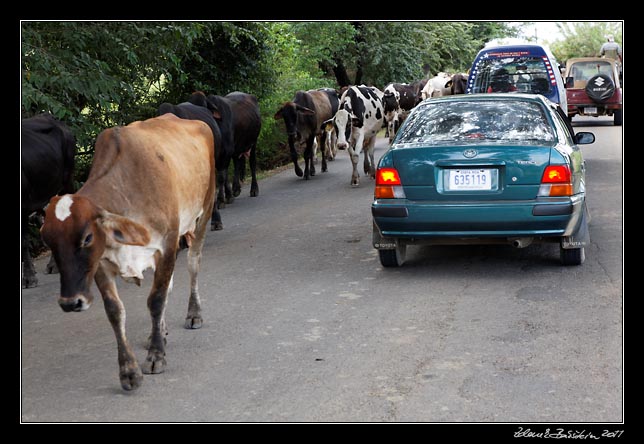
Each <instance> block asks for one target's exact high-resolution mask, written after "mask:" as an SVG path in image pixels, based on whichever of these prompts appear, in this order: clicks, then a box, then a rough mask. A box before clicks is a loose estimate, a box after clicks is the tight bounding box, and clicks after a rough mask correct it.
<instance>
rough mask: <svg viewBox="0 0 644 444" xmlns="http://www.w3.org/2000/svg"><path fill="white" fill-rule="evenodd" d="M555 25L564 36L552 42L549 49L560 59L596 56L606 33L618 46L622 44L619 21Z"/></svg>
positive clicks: (604, 40) (621, 31)
mask: <svg viewBox="0 0 644 444" xmlns="http://www.w3.org/2000/svg"><path fill="white" fill-rule="evenodd" d="M557 27H558V28H559V31H560V32H561V35H562V36H563V37H564V38H563V39H562V40H560V41H557V42H554V43H553V44H552V45H551V47H550V49H551V50H552V53H553V54H554V56H555V57H556V58H557V60H560V61H566V60H568V59H570V58H572V57H594V56H598V55H599V49H600V48H601V46H602V44H603V43H604V42H606V36H608V35H612V36H613V37H614V38H615V42H617V43H619V44H620V46H621V44H622V38H623V37H622V36H623V30H622V23H621V22H562V23H557Z"/></svg>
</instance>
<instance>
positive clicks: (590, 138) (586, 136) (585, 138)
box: [575, 131, 595, 145]
mask: <svg viewBox="0 0 644 444" xmlns="http://www.w3.org/2000/svg"><path fill="white" fill-rule="evenodd" d="M575 143H576V144H577V145H588V144H589V143H595V135H594V134H593V133H589V132H586V131H582V132H579V133H577V134H575Z"/></svg>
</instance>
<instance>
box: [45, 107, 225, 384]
mask: <svg viewBox="0 0 644 444" xmlns="http://www.w3.org/2000/svg"><path fill="white" fill-rule="evenodd" d="M214 197H215V167H214V142H213V134H212V131H211V130H210V128H209V127H208V125H206V124H205V123H204V122H201V121H197V120H185V119H180V118H178V117H176V116H175V115H173V114H164V115H162V116H160V117H155V118H153V119H149V120H145V121H139V122H133V123H131V124H129V125H127V126H125V127H114V128H109V129H107V130H105V131H103V132H102V133H101V134H99V136H98V138H97V140H96V148H95V154H94V162H93V164H92V169H91V171H90V174H89V177H88V179H87V181H86V182H85V184H84V185H83V186H82V188H80V189H79V190H78V191H77V192H76V193H74V194H65V195H64V196H55V197H54V198H52V199H51V201H50V203H49V206H48V207H47V211H46V215H45V223H44V225H43V227H42V229H41V234H42V237H43V240H44V241H45V242H46V244H47V245H48V246H49V247H50V248H51V251H52V254H53V256H54V258H55V260H56V264H57V265H58V268H59V270H60V297H59V299H58V303H59V305H60V306H61V308H62V309H63V311H66V312H69V311H83V310H86V309H87V308H89V306H90V304H91V302H92V295H91V293H90V285H91V281H92V278H93V279H94V281H95V282H96V285H97V287H98V289H99V290H100V292H101V295H102V297H103V302H104V306H105V311H106V313H107V317H108V319H109V321H110V323H111V324H112V328H113V329H114V333H115V335H116V342H117V346H118V362H119V377H120V380H121V386H122V387H123V388H124V389H125V390H132V389H135V388H137V387H138V386H139V385H140V384H141V382H142V380H143V376H142V374H141V369H142V370H143V373H146V374H149V373H161V372H163V371H164V369H165V365H166V361H165V335H166V334H167V330H166V328H165V321H164V310H165V306H166V300H167V296H168V292H169V288H170V287H171V282H172V276H173V273H174V265H175V261H176V258H177V253H178V250H179V248H180V244H181V245H182V246H183V245H186V244H187V245H188V246H189V251H188V270H189V272H190V300H189V303H188V315H187V317H186V323H185V327H186V328H199V327H201V324H202V318H201V308H200V300H199V294H198V288H197V274H198V272H199V262H200V259H201V250H202V247H203V243H204V238H205V234H206V228H207V226H208V219H209V218H210V215H211V213H212V207H213V203H214ZM148 268H152V269H154V281H153V284H152V289H151V291H150V294H149V296H148V301H147V305H148V308H149V310H150V315H151V317H152V333H151V335H150V342H149V350H148V356H147V358H146V360H145V362H144V363H143V364H142V365H141V367H139V364H138V363H137V361H136V358H135V356H134V353H133V352H132V349H131V347H130V345H129V343H128V340H127V338H126V337H125V309H124V307H123V304H122V303H121V300H120V299H119V295H118V292H117V288H116V278H117V276H121V277H122V278H123V279H125V280H128V281H134V282H135V283H137V284H139V283H140V281H141V279H143V271H144V270H146V269H148Z"/></svg>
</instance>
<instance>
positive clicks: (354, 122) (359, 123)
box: [351, 117, 362, 128]
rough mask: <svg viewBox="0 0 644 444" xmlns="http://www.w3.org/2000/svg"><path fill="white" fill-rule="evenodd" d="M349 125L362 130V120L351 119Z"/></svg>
mask: <svg viewBox="0 0 644 444" xmlns="http://www.w3.org/2000/svg"><path fill="white" fill-rule="evenodd" d="M351 125H352V126H355V127H356V128H362V120H360V119H358V118H357V117H352V118H351Z"/></svg>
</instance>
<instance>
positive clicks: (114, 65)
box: [21, 21, 508, 182]
mask: <svg viewBox="0 0 644 444" xmlns="http://www.w3.org/2000/svg"><path fill="white" fill-rule="evenodd" d="M507 32H508V29H507V27H505V25H503V24H499V23H493V22H472V23H468V22H288V23H286V22H27V21H25V22H22V23H21V40H22V91H21V93H22V104H21V105H22V109H21V112H22V116H23V117H29V116H32V115H34V114H37V113H40V112H43V111H49V112H51V113H52V114H54V115H55V116H56V117H57V118H59V119H61V120H62V121H64V122H66V123H67V124H68V125H69V126H70V127H71V129H72V131H73V132H74V134H75V136H76V139H77V141H78V145H79V151H78V155H77V159H76V165H77V168H76V180H77V181H78V182H82V181H83V180H84V179H85V177H86V175H87V172H88V171H89V167H90V165H91V159H92V155H93V144H94V140H95V138H96V136H97V135H98V134H99V133H100V132H101V131H102V130H103V129H105V128H108V127H111V126H114V125H125V124H128V123H130V122H132V121H134V120H142V119H147V118H149V117H152V116H154V115H156V110H157V109H158V106H159V105H160V104H161V103H162V102H166V101H167V102H172V103H180V102H183V101H185V100H186V99H187V97H188V95H189V94H190V93H192V92H193V91H196V90H202V91H204V92H206V93H214V94H219V95H225V94H227V93H229V92H231V91H235V90H238V91H244V92H248V93H251V94H254V95H256V96H257V97H258V99H259V100H260V108H261V112H262V120H263V122H262V131H261V134H260V140H259V144H258V162H259V166H260V168H262V169H268V168H274V167H275V166H279V165H280V164H281V163H285V162H288V156H286V155H285V153H284V149H283V148H281V147H280V146H279V143H280V142H283V141H285V139H286V137H285V134H284V128H283V123H282V121H281V120H275V119H274V118H273V115H274V114H275V112H276V111H277V109H278V108H279V107H280V106H281V104H282V103H283V102H285V101H287V100H290V99H291V98H292V97H293V95H294V93H295V91H297V90H300V89H301V90H308V89H314V88H320V87H337V86H339V82H338V81H337V79H339V76H340V75H344V76H345V78H346V79H347V82H346V83H348V81H352V82H353V83H367V84H373V85H376V86H379V87H381V88H382V87H384V86H385V85H386V84H387V83H389V82H392V81H395V82H411V81H413V80H416V79H418V78H421V77H423V76H424V72H423V69H422V67H423V65H425V64H429V66H430V70H431V72H433V73H436V72H438V71H441V70H450V71H455V70H465V69H467V68H468V67H469V64H470V62H471V60H472V58H473V57H474V55H475V54H476V51H477V50H478V49H479V48H480V47H481V46H482V43H483V42H484V41H485V40H486V39H487V38H491V37H498V36H502V35H504V34H506V33H507Z"/></svg>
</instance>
